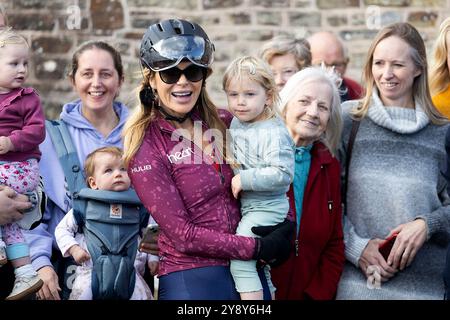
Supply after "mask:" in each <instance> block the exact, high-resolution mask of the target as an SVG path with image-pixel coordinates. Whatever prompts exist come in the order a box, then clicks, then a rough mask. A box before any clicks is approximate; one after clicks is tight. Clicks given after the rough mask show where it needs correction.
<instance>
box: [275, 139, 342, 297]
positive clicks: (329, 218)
mask: <svg viewBox="0 0 450 320" xmlns="http://www.w3.org/2000/svg"><path fill="white" fill-rule="evenodd" d="M288 196H289V201H290V205H291V208H295V201H294V191H293V186H292V185H291V188H290V190H289V191H288ZM294 217H295V215H294ZM344 262H345V256H344V240H343V231H342V206H341V196H340V167H339V162H338V161H337V160H336V158H333V157H332V155H331V153H330V152H329V151H328V149H327V148H326V147H325V146H324V145H323V144H322V143H316V144H315V145H314V147H313V148H312V150H311V167H310V171H309V176H308V181H307V184H306V188H305V196H304V200H303V211H302V217H301V224H300V232H299V238H298V256H296V255H295V253H294V252H293V253H292V255H291V257H290V258H289V259H288V260H287V261H286V262H285V263H284V264H283V265H281V266H279V267H276V268H273V269H272V272H271V274H272V281H273V283H274V285H275V287H276V288H277V291H276V299H277V300H286V299H288V300H295V299H304V298H305V293H306V294H307V295H308V296H309V297H310V298H312V299H326V300H329V299H333V298H334V296H335V293H336V289H337V285H338V281H339V278H340V276H341V273H342V270H343V268H344Z"/></svg>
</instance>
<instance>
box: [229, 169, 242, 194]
mask: <svg viewBox="0 0 450 320" xmlns="http://www.w3.org/2000/svg"><path fill="white" fill-rule="evenodd" d="M241 191H242V184H241V175H240V174H237V175H235V176H234V177H233V179H231V192H233V196H234V197H235V198H236V199H237V198H238V196H239V192H241Z"/></svg>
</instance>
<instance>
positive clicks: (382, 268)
mask: <svg viewBox="0 0 450 320" xmlns="http://www.w3.org/2000/svg"><path fill="white" fill-rule="evenodd" d="M383 241H384V240H382V239H371V240H369V242H368V243H367V246H366V247H365V248H364V250H363V252H362V254H361V257H360V258H359V267H360V268H361V270H362V271H363V272H364V274H365V275H366V277H367V278H370V277H372V278H374V279H379V280H381V282H386V281H388V280H389V279H390V278H392V277H393V276H394V275H395V273H396V272H397V271H398V270H396V269H395V268H393V267H391V266H390V265H389V264H388V263H387V262H386V260H384V258H383V256H382V255H381V253H380V251H378V247H379V246H380V243H382V242H383ZM375 273H379V274H375Z"/></svg>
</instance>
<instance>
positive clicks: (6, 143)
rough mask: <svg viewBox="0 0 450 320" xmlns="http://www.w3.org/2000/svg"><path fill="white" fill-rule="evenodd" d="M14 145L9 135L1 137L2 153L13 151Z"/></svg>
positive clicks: (0, 151)
mask: <svg viewBox="0 0 450 320" xmlns="http://www.w3.org/2000/svg"><path fill="white" fill-rule="evenodd" d="M13 149H14V146H13V144H12V142H11V139H10V138H9V137H5V136H1V137H0V154H5V153H8V152H9V151H12V150H13Z"/></svg>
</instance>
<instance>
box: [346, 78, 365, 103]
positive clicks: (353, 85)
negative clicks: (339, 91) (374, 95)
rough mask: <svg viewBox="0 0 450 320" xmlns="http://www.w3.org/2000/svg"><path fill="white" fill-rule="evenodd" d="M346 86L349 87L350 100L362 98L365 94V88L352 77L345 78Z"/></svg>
mask: <svg viewBox="0 0 450 320" xmlns="http://www.w3.org/2000/svg"><path fill="white" fill-rule="evenodd" d="M343 82H344V86H345V87H346V88H347V90H348V91H347V92H348V97H349V100H357V99H361V98H362V97H363V95H364V89H363V87H361V86H360V84H359V83H358V82H356V81H354V80H352V79H350V78H344V79H343Z"/></svg>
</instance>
